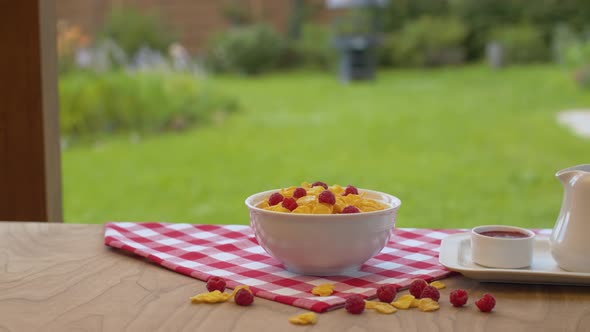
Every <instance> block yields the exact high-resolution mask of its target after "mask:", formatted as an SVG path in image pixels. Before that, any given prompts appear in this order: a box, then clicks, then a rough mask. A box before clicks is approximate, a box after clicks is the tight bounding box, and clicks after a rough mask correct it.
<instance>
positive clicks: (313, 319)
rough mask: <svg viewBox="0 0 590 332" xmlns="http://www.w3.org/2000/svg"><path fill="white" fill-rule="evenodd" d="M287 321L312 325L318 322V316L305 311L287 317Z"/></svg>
mask: <svg viewBox="0 0 590 332" xmlns="http://www.w3.org/2000/svg"><path fill="white" fill-rule="evenodd" d="M289 322H290V323H291V324H295V325H313V324H315V323H317V322H318V316H317V315H316V314H315V313H313V312H306V313H304V314H300V315H297V316H293V317H291V318H289Z"/></svg>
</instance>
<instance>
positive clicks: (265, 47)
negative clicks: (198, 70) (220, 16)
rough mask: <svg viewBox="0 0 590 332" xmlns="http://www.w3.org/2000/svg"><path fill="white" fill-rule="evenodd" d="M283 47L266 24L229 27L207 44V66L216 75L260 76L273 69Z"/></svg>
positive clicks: (278, 37)
mask: <svg viewBox="0 0 590 332" xmlns="http://www.w3.org/2000/svg"><path fill="white" fill-rule="evenodd" d="M285 46H286V45H285V42H284V40H283V37H282V36H281V35H280V34H279V33H278V32H276V31H275V30H274V29H273V28H272V27H270V26H269V25H267V24H255V25H250V26H244V27H239V28H230V29H228V30H226V31H224V32H223V33H221V34H219V35H217V36H215V37H214V38H213V39H212V40H211V41H210V43H209V47H208V54H207V65H208V67H209V68H210V69H212V70H214V71H217V72H237V73H241V74H247V75H254V74H260V73H263V72H266V71H270V70H272V69H274V68H276V67H277V65H278V63H279V61H280V59H281V56H282V54H283V52H284V50H285Z"/></svg>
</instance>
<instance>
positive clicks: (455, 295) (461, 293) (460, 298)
mask: <svg viewBox="0 0 590 332" xmlns="http://www.w3.org/2000/svg"><path fill="white" fill-rule="evenodd" d="M468 298H469V296H468V295H467V292H466V291H465V290H464V289H455V290H454V291H452V292H451V295H449V301H451V304H452V305H453V306H454V307H462V306H464V305H465V303H467V299H468Z"/></svg>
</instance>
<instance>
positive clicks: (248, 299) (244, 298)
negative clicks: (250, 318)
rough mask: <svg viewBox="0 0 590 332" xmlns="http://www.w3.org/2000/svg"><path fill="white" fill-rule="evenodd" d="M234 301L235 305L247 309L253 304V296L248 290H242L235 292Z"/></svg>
mask: <svg viewBox="0 0 590 332" xmlns="http://www.w3.org/2000/svg"><path fill="white" fill-rule="evenodd" d="M234 301H235V302H236V304H237V305H241V306H244V307H247V306H249V305H250V304H252V302H254V295H252V293H250V291H249V290H247V289H244V288H242V289H240V290H239V291H237V292H236V296H235V297H234Z"/></svg>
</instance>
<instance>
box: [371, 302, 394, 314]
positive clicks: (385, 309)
mask: <svg viewBox="0 0 590 332" xmlns="http://www.w3.org/2000/svg"><path fill="white" fill-rule="evenodd" d="M375 311H377V312H378V313H381V314H386V315H389V314H393V313H394V312H396V311H397V309H396V308H394V307H393V306H392V305H391V304H389V303H383V302H380V303H377V304H376V305H375Z"/></svg>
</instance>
